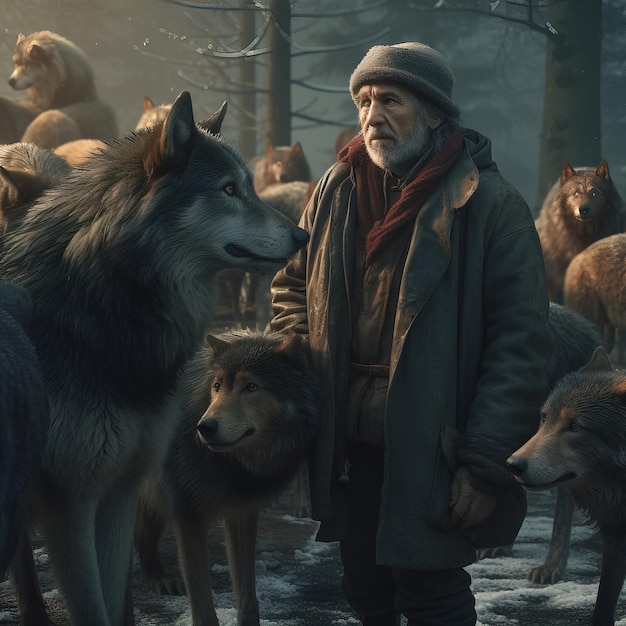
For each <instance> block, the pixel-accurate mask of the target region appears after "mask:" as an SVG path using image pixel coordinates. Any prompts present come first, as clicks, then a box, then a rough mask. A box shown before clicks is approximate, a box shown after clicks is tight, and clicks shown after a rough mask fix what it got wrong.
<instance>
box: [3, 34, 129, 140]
mask: <svg viewBox="0 0 626 626" xmlns="http://www.w3.org/2000/svg"><path fill="white" fill-rule="evenodd" d="M13 63H14V69H13V72H12V74H11V76H10V77H9V84H10V85H11V87H13V89H16V90H18V91H19V90H26V92H27V97H26V98H25V99H23V100H15V101H13V100H11V99H9V98H4V99H2V100H1V101H0V112H2V113H5V114H6V115H8V116H9V117H10V118H11V120H12V123H14V124H15V125H16V126H15V129H14V134H13V137H16V138H13V139H9V140H8V141H7V139H6V138H4V137H2V138H0V139H2V140H3V142H4V143H10V142H12V141H19V140H21V141H28V142H32V143H36V144H38V145H40V146H42V147H44V148H54V147H56V146H58V145H60V144H62V143H65V142H67V141H72V140H75V139H81V138H92V139H109V138H112V137H116V136H117V134H118V129H117V122H116V120H115V114H114V112H113V110H112V109H111V107H109V106H108V105H107V104H105V103H103V102H102V101H101V100H99V99H98V95H97V91H96V86H95V82H94V77H93V72H92V70H91V66H90V64H89V61H88V60H87V57H86V56H85V54H84V52H83V51H82V50H81V49H80V48H79V47H78V46H77V45H76V44H74V43H73V42H71V41H69V40H68V39H66V38H65V37H62V36H61V35H59V34H57V33H53V32H50V31H48V30H43V31H39V32H35V33H31V34H30V35H24V34H22V33H20V34H19V35H18V37H17V42H16V45H15V50H14V51H13ZM16 107H18V108H19V109H22V110H26V111H28V115H24V114H23V113H22V112H21V111H19V110H18V111H17V112H16ZM29 118H30V119H29ZM24 122H25V123H24Z"/></svg>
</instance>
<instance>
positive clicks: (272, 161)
mask: <svg viewBox="0 0 626 626" xmlns="http://www.w3.org/2000/svg"><path fill="white" fill-rule="evenodd" d="M250 164H251V166H252V169H253V172H254V188H255V189H256V192H257V193H259V192H261V191H263V189H265V188H266V187H268V186H269V185H273V184H275V183H288V182H291V181H292V180H304V181H306V182H309V181H310V180H311V168H310V167H309V162H308V161H307V158H306V156H305V154H304V150H303V149H302V144H301V143H300V142H299V141H298V142H296V143H295V144H294V145H293V146H273V145H272V144H271V143H270V142H269V141H268V142H266V143H265V154H264V155H263V156H260V157H256V158H254V159H252V161H251V162H250Z"/></svg>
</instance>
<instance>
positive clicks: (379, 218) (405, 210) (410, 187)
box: [337, 128, 463, 263]
mask: <svg viewBox="0 0 626 626" xmlns="http://www.w3.org/2000/svg"><path fill="white" fill-rule="evenodd" d="M462 150H463V133H462V131H461V129H460V128H458V129H455V130H454V131H453V132H452V133H451V134H450V136H449V137H448V138H447V139H446V142H445V143H444V145H443V146H442V148H441V150H439V151H437V152H435V153H434V154H433V155H432V156H431V157H430V158H429V159H428V160H427V161H426V163H425V164H424V167H423V168H422V169H421V170H420V172H419V173H418V174H417V176H416V178H414V179H413V180H412V181H411V182H410V183H409V184H407V185H405V186H404V187H403V188H402V190H401V192H400V197H399V198H398V200H397V201H396V202H395V203H394V204H393V205H392V206H391V207H390V208H389V211H387V214H386V215H385V214H384V211H385V195H384V184H385V183H384V172H383V170H382V169H381V168H380V167H378V166H377V165H375V164H374V163H372V161H371V159H370V158H369V155H368V154H367V149H366V148H365V141H364V139H363V136H362V135H358V136H357V137H355V138H354V139H353V140H352V141H350V142H349V143H347V144H346V145H345V146H344V147H343V148H342V149H341V150H340V151H339V154H338V155H337V158H338V160H339V161H345V162H348V163H350V164H351V165H352V168H353V171H354V175H355V178H356V190H357V192H356V193H357V205H358V211H359V221H360V223H361V227H362V229H363V232H365V233H366V238H365V260H366V262H368V263H369V262H370V261H371V259H372V257H373V256H374V254H376V251H377V250H380V249H381V247H382V246H383V245H385V244H387V245H388V244H389V241H390V240H391V239H392V238H393V235H394V234H395V233H396V231H398V230H400V229H401V228H403V227H404V226H406V225H407V224H409V223H412V222H413V221H414V220H415V218H416V216H417V214H418V213H419V211H420V209H421V208H422V205H423V204H424V202H425V201H426V200H427V198H428V197H429V196H430V195H431V194H432V193H433V191H434V190H435V188H436V187H437V185H438V184H439V181H440V180H441V179H442V178H443V176H444V174H445V173H446V172H447V171H448V170H449V169H450V168H451V167H452V165H453V164H454V162H455V161H456V160H457V159H458V158H459V155H460V154H461V152H462Z"/></svg>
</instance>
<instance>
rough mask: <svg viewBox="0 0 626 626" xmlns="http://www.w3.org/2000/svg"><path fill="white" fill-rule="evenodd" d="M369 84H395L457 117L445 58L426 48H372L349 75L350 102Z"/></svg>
mask: <svg viewBox="0 0 626 626" xmlns="http://www.w3.org/2000/svg"><path fill="white" fill-rule="evenodd" d="M372 83H396V84H398V85H401V86H402V87H405V88H406V89H409V90H410V91H412V92H413V93H414V94H415V95H416V96H418V97H420V98H426V99H427V100H429V101H430V102H432V103H433V104H434V105H436V106H438V107H439V108H440V109H442V110H443V111H444V112H445V113H447V114H448V115H451V116H453V117H459V115H460V111H459V107H457V105H456V104H454V102H452V100H451V96H452V86H453V85H454V75H453V74H452V69H451V67H450V64H449V63H448V61H447V60H446V58H445V57H444V56H443V54H441V53H440V52H438V51H437V50H435V49H434V48H431V47H430V46H427V45H425V44H423V43H418V42H415V41H409V42H406V43H397V44H394V45H391V46H374V47H372V48H370V49H369V51H368V52H367V54H366V55H365V56H364V57H363V59H362V61H361V62H360V63H359V64H358V65H357V66H356V69H355V70H354V72H352V76H350V93H351V94H352V98H353V99H354V98H355V96H356V94H357V93H358V91H359V89H360V88H361V87H362V86H363V85H366V84H372Z"/></svg>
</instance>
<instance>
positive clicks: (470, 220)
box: [272, 131, 552, 570]
mask: <svg viewBox="0 0 626 626" xmlns="http://www.w3.org/2000/svg"><path fill="white" fill-rule="evenodd" d="M466 147H467V149H466V151H464V152H463V153H462V155H461V157H460V158H459V159H458V161H457V162H456V163H455V165H454V166H453V167H452V169H451V170H450V171H449V172H448V174H447V175H446V176H445V178H444V179H443V181H442V183H441V185H440V186H439V188H438V189H437V191H436V192H435V193H434V194H433V195H432V196H431V198H430V199H429V200H428V201H427V202H426V203H425V204H424V206H423V207H422V209H421V211H420V213H419V215H418V218H417V220H416V223H415V227H414V230H413V236H412V240H411V243H410V247H409V251H408V257H407V260H406V266H405V269H404V274H403V278H402V284H401V287H400V294H399V300H398V310H397V313H396V319H395V327H394V339H393V346H392V352H391V373H390V384H389V391H388V397H387V406H386V412H385V450H386V455H385V457H386V468H385V480H384V485H383V502H382V508H381V516H380V526H379V535H378V562H379V563H381V564H386V565H391V566H394V567H403V568H410V569H422V570H424V569H426V570H428V569H440V568H448V567H461V566H465V565H467V564H469V563H471V562H472V561H473V560H474V551H473V546H472V542H471V540H470V533H469V532H467V531H457V530H453V529H451V528H450V519H449V505H448V500H449V494H450V486H451V480H452V476H453V472H454V469H455V468H456V467H457V466H458V465H461V464H463V465H469V466H470V467H471V469H472V470H473V472H474V473H475V474H476V475H478V476H480V477H482V478H484V479H486V480H487V481H489V482H490V483H492V484H493V486H494V488H498V487H506V488H507V490H510V489H511V488H512V489H517V487H516V486H514V481H513V479H512V476H511V475H510V473H509V472H508V470H507V469H506V466H505V461H506V459H507V457H508V456H509V455H510V454H511V453H512V452H513V451H514V450H516V449H517V448H518V447H519V446H520V445H521V444H522V443H524V442H525V441H526V439H528V438H529V437H530V436H531V435H532V434H533V433H534V432H535V431H536V429H537V426H538V420H539V406H540V404H541V403H542V401H543V399H544V398H545V397H546V395H547V391H548V387H547V385H548V382H547V381H548V374H547V367H548V359H549V356H550V354H551V350H552V344H551V339H550V335H549V331H548V326H547V319H548V299H547V296H546V288H545V277H544V270H543V259H542V253H541V246H540V243H539V238H538V236H537V232H536V230H535V226H534V222H533V218H532V215H531V213H530V210H529V208H528V206H527V205H526V203H525V201H524V200H523V198H522V197H521V195H520V194H519V193H518V192H517V191H516V190H515V189H514V188H513V187H512V186H511V185H510V184H509V183H508V182H507V181H506V180H505V179H504V178H503V177H502V176H501V175H500V174H499V173H498V171H497V168H496V167H495V165H494V164H493V162H492V161H491V157H490V144H489V140H487V139H486V138H484V137H482V136H480V135H478V133H474V132H473V131H467V132H466ZM477 164H478V167H477ZM479 168H480V170H479ZM355 220H356V194H355V193H354V187H353V179H352V176H351V172H350V166H349V165H348V164H346V163H341V164H336V165H335V166H333V167H332V168H330V170H329V171H328V172H327V173H326V175H325V176H324V177H323V178H322V180H321V181H320V183H319V185H318V187H317V189H316V192H315V194H314V197H313V198H312V200H311V202H310V203H309V205H308V207H307V209H306V211H305V213H304V215H303V218H302V220H301V226H302V227H303V228H305V229H306V230H307V231H308V232H309V233H310V241H309V243H308V245H307V246H306V247H305V248H304V249H302V250H301V251H300V252H298V253H297V254H296V255H295V256H294V257H292V259H290V261H289V263H288V264H287V266H286V267H285V268H284V269H283V270H282V271H281V272H279V273H278V274H277V275H276V277H275V279H274V281H273V284H272V293H273V304H274V312H275V318H274V320H273V322H272V329H273V330H275V331H282V330H284V329H286V328H292V329H294V330H296V331H297V332H301V333H305V334H308V337H309V344H310V347H311V351H312V355H313V359H314V362H315V364H316V368H317V369H318V371H319V372H320V374H321V376H322V377H323V381H324V385H323V389H324V394H325V400H326V406H327V408H326V413H325V419H324V421H323V424H322V428H321V431H320V435H319V438H318V442H317V447H316V450H315V453H314V456H313V458H312V463H311V490H312V494H311V497H312V505H313V516H314V517H315V519H319V520H321V521H322V525H321V530H320V538H321V539H324V540H334V539H337V538H339V537H340V536H341V533H342V532H344V530H345V520H346V518H345V510H344V506H343V497H342V495H343V490H344V489H345V483H343V482H342V480H341V476H342V474H344V470H345V469H346V468H347V467H348V465H347V464H349V459H348V458H347V456H346V446H345V436H344V423H343V419H344V414H343V410H344V406H345V392H346V384H347V381H348V368H349V358H350V320H351V314H350V299H349V295H348V292H347V285H350V284H351V275H350V274H351V271H352V261H351V260H352V259H353V258H354V232H355ZM348 476H349V472H348ZM344 477H345V474H344ZM505 491H506V490H505ZM518 495H519V494H518ZM523 504H524V509H523V510H522V511H521V513H520V511H519V510H518V512H517V519H515V515H512V516H511V519H510V520H509V519H507V515H508V512H507V511H505V513H504V518H503V520H504V521H503V522H501V521H500V520H498V522H497V524H496V526H497V527H498V528H499V527H503V528H505V527H506V526H507V525H510V524H512V526H513V528H514V530H513V536H509V537H507V533H504V535H502V537H497V541H496V544H495V545H498V544H500V543H504V542H505V541H504V540H506V539H507V538H508V540H509V542H510V541H512V540H513V538H514V535H515V533H516V532H517V529H518V528H519V524H521V517H520V515H521V516H523V513H524V511H525V501H524V502H523ZM507 506H508V505H507ZM509 522H510V524H509ZM510 534H511V533H510V532H509V535H510Z"/></svg>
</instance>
